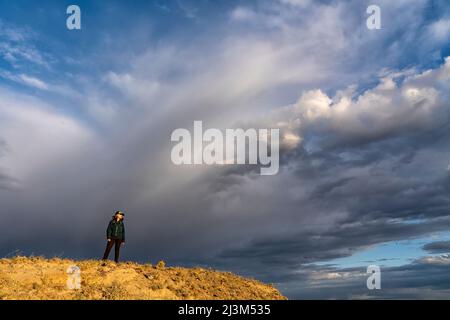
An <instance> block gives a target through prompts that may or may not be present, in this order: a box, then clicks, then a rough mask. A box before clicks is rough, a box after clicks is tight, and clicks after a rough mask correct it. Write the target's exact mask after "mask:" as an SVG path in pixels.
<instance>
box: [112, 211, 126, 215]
mask: <svg viewBox="0 0 450 320" xmlns="http://www.w3.org/2000/svg"><path fill="white" fill-rule="evenodd" d="M118 214H120V215H122V216H125V213H123V212H122V211H116V213H114V215H115V216H116V215H118Z"/></svg>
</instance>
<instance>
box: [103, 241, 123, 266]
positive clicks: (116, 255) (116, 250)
mask: <svg viewBox="0 0 450 320" xmlns="http://www.w3.org/2000/svg"><path fill="white" fill-rule="evenodd" d="M114 244H115V245H116V247H115V248H114V261H115V262H119V254H120V245H121V244H122V240H120V239H111V241H108V242H107V243H106V249H105V253H104V254H103V260H107V259H108V256H109V252H110V251H111V249H112V247H113V245H114Z"/></svg>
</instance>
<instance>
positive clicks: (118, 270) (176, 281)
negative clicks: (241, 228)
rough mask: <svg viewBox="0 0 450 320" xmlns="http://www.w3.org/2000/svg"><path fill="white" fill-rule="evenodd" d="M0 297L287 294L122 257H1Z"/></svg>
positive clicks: (258, 284) (230, 278)
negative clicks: (75, 279)
mask: <svg viewBox="0 0 450 320" xmlns="http://www.w3.org/2000/svg"><path fill="white" fill-rule="evenodd" d="M73 265H76V266H78V267H79V268H80V269H81V288H80V289H68V287H67V279H68V276H69V275H68V274H67V273H66V270H67V268H68V267H70V266H73ZM2 299H26V300H29V299H38V300H40V299H52V300H53V299H64V300H66V299H86V300H105V299H106V300H115V299H126V300H135V299H143V300H147V299H169V300H178V299H226V300H228V299H251V300H258V299H270V300H275V299H276V300H278V299H285V297H283V296H282V295H281V294H280V293H279V292H278V290H277V289H275V288H274V287H273V286H271V285H267V284H263V283H261V282H259V281H256V280H252V279H246V278H242V277H239V276H237V275H234V274H232V273H230V272H219V271H215V270H208V269H203V268H179V267H166V266H165V264H164V262H162V261H161V262H159V263H158V265H157V266H155V267H154V266H152V265H150V264H138V263H134V262H123V263H119V264H115V263H114V262H107V263H106V265H102V261H98V260H83V261H74V260H69V259H59V258H53V259H45V258H41V257H31V258H27V257H15V258H12V259H0V300H2Z"/></svg>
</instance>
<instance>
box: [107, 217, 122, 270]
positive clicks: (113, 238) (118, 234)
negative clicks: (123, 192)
mask: <svg viewBox="0 0 450 320" xmlns="http://www.w3.org/2000/svg"><path fill="white" fill-rule="evenodd" d="M124 216H125V214H124V213H123V212H122V211H116V213H115V214H114V216H113V218H112V220H111V221H110V222H109V224H108V228H107V229H106V238H107V240H108V242H107V243H106V249H105V253H104V254H103V260H107V259H108V256H109V252H110V251H111V248H112V247H113V246H114V245H115V248H114V261H115V262H119V254H120V246H121V245H122V244H123V243H125V225H124V223H123V217H124Z"/></svg>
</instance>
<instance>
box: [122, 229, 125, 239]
mask: <svg viewBox="0 0 450 320" xmlns="http://www.w3.org/2000/svg"><path fill="white" fill-rule="evenodd" d="M122 227H123V230H122V231H123V232H122V243H125V224H123V226H122Z"/></svg>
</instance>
